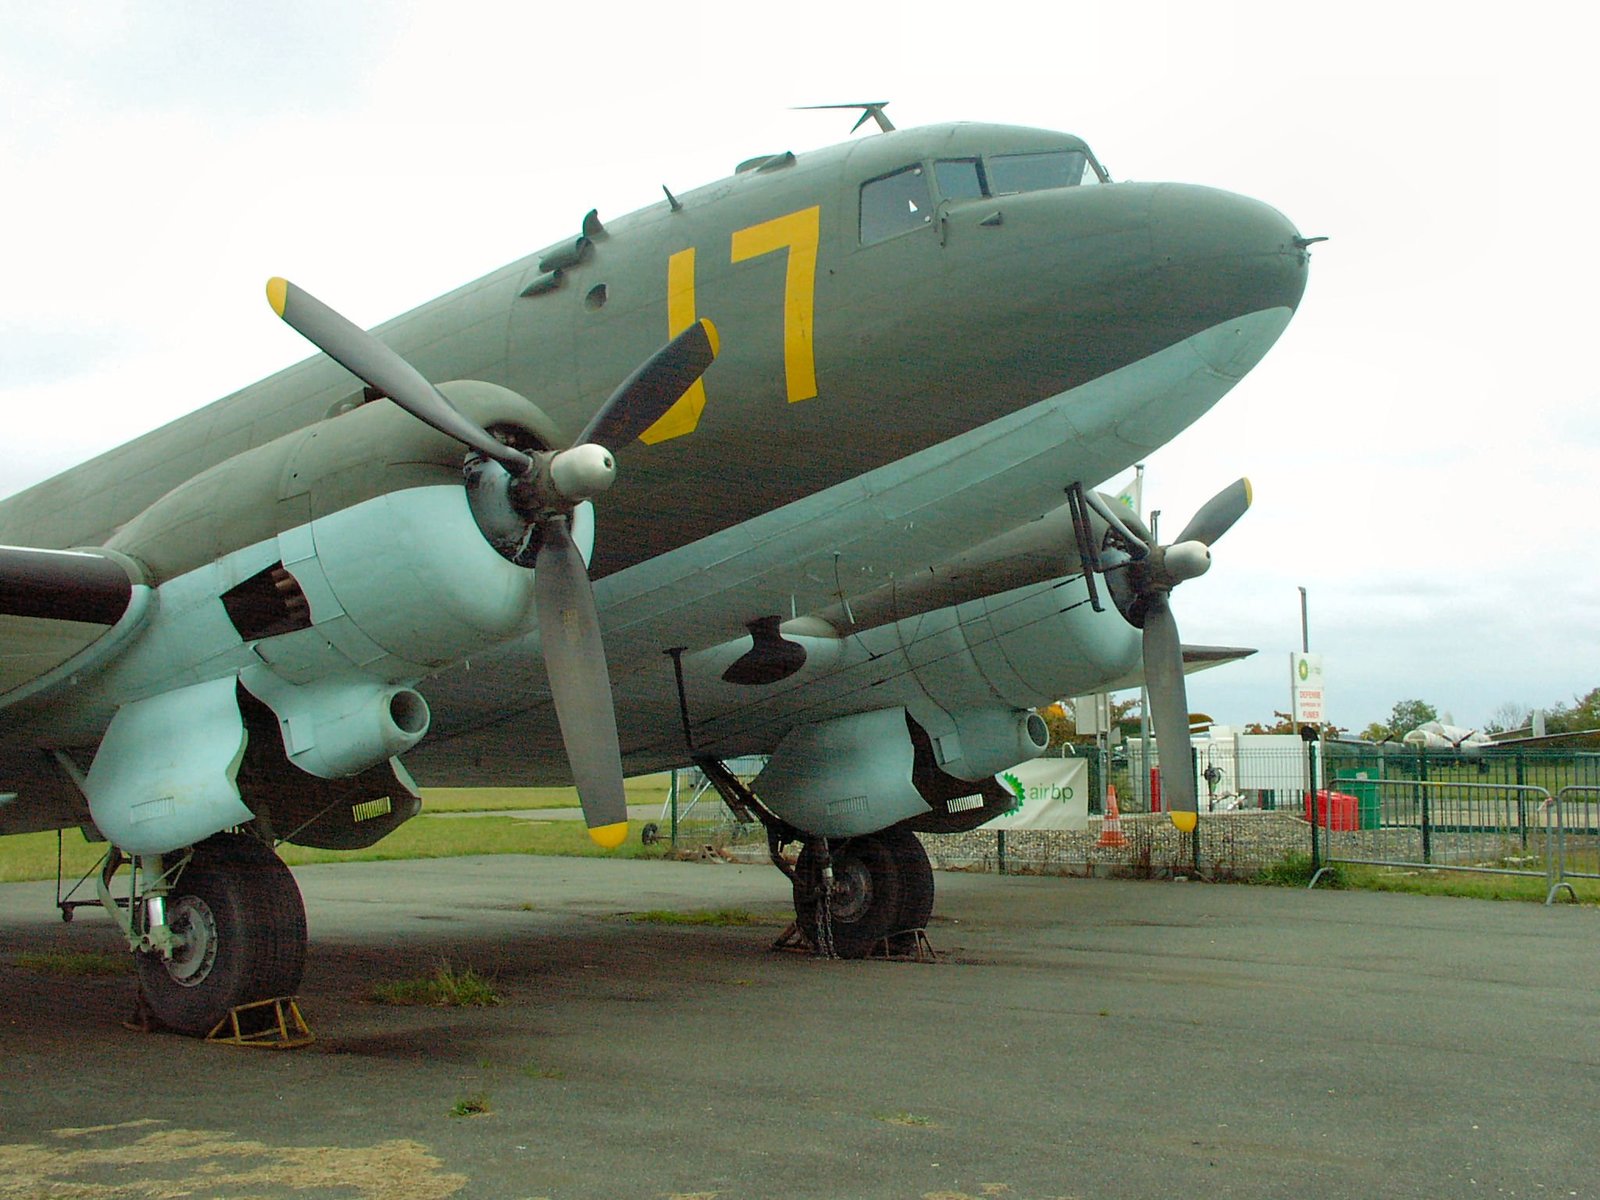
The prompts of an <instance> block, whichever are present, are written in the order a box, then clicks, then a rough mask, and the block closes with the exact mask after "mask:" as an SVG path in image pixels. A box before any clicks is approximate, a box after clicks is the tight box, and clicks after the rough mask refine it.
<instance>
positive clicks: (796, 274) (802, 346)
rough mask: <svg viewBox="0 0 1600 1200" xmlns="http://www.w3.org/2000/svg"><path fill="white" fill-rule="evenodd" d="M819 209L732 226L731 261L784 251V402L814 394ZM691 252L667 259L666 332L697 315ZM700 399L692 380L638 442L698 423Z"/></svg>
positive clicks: (687, 323) (679, 433)
mask: <svg viewBox="0 0 1600 1200" xmlns="http://www.w3.org/2000/svg"><path fill="white" fill-rule="evenodd" d="M821 212H822V210H821V209H820V208H819V207H817V206H816V205H812V206H811V207H810V208H802V209H800V210H799V211H798V212H792V213H788V214H786V215H784V216H781V217H774V218H773V219H772V220H770V221H763V222H761V223H760V224H759V225H751V226H749V227H748V228H745V229H740V230H736V231H735V232H734V235H733V241H732V246H731V259H730V261H732V262H736V263H737V262H744V261H745V260H747V259H751V258H760V257H761V256H762V255H764V254H772V253H774V252H775V251H778V250H783V249H787V250H788V251H789V258H788V266H787V269H786V270H785V272H784V280H783V373H784V382H785V384H786V386H787V391H788V396H789V403H790V404H794V403H796V402H797V401H800V400H810V399H811V398H812V397H814V396H815V395H816V394H817V362H816V352H815V349H814V347H813V344H812V337H813V331H814V328H815V325H816V305H817V244H818V242H819V240H820V232H821ZM694 253H695V252H694V248H693V247H690V248H689V249H687V250H680V251H679V252H678V253H677V254H674V255H672V257H671V258H669V259H668V260H667V336H668V337H676V336H677V335H678V334H680V333H682V332H683V331H684V330H685V329H687V328H689V326H690V325H692V324H694V322H695V320H696V319H697V318H696V312H695V298H694ZM705 403H706V393H705V387H704V385H703V383H701V382H698V381H697V382H696V383H695V385H694V386H693V387H692V388H690V389H689V390H688V391H687V392H685V393H684V395H683V398H682V399H681V400H679V401H678V402H677V403H676V404H674V405H673V406H672V407H671V408H670V409H668V410H667V411H666V413H665V414H664V415H663V416H662V417H661V419H660V420H659V421H657V422H656V423H655V424H654V425H652V426H650V428H649V429H647V430H645V431H644V433H642V434H640V435H639V438H640V441H643V442H646V443H655V442H664V441H667V440H668V439H670V438H675V437H682V436H683V435H684V434H686V433H691V432H693V430H694V427H695V426H696V425H698V424H699V423H700V413H701V412H702V410H703V409H704V408H705Z"/></svg>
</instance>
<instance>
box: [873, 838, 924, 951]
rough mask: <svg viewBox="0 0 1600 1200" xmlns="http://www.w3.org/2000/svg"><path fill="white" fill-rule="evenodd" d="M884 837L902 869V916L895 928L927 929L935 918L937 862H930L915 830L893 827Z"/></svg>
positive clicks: (905, 931)
mask: <svg viewBox="0 0 1600 1200" xmlns="http://www.w3.org/2000/svg"><path fill="white" fill-rule="evenodd" d="M883 836H884V837H885V838H887V839H888V842H889V849H890V852H891V853H892V854H893V855H894V860H895V865H896V866H897V867H899V869H900V915H899V917H898V918H897V919H896V920H895V925H894V931H895V933H897V934H903V935H910V934H911V933H912V932H914V931H915V930H918V929H926V928H927V927H928V921H929V920H930V919H931V918H932V917H933V892H934V886H933V864H932V863H931V862H929V861H928V851H927V848H926V847H925V846H923V844H922V839H921V838H919V837H918V836H917V835H916V834H914V833H912V832H911V830H909V829H891V830H889V831H888V832H886V833H885V834H884V835H883ZM908 940H909V938H908ZM895 948H896V949H901V948H902V947H898V946H897V947H895Z"/></svg>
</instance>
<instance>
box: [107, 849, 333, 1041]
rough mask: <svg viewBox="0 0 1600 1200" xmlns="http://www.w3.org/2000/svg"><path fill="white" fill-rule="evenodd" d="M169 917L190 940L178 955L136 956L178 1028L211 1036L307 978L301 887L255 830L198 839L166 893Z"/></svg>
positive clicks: (156, 1005) (155, 1004)
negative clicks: (249, 1007)
mask: <svg viewBox="0 0 1600 1200" xmlns="http://www.w3.org/2000/svg"><path fill="white" fill-rule="evenodd" d="M167 923H168V924H169V925H170V926H171V927H172V928H173V930H174V931H175V932H176V933H177V934H178V935H179V937H180V938H181V941H182V944H181V945H180V946H179V947H178V948H177V950H176V951H175V952H174V953H173V956H172V957H171V958H170V959H167V958H163V957H162V956H161V955H160V954H137V955H135V956H134V957H135V959H136V960H137V963H138V969H139V983H140V986H141V987H142V988H143V991H144V996H145V1000H146V1002H147V1003H148V1004H149V1006H150V1010H151V1012H152V1013H153V1014H154V1015H155V1018H156V1020H157V1021H159V1022H160V1023H161V1024H162V1025H163V1026H165V1027H166V1028H167V1029H170V1030H172V1031H173V1032H175V1033H183V1034H188V1035H189V1036H191V1037H204V1036H205V1035H206V1034H208V1033H210V1032H211V1030H212V1029H214V1028H215V1027H216V1025H217V1023H218V1022H219V1021H221V1020H222V1019H223V1018H224V1017H226V1016H227V1015H228V1011H229V1010H230V1009H232V1008H235V1007H237V1006H238V1005H241V1004H249V1003H251V1002H252V1001H255V1000H270V999H272V998H274V997H277V996H289V995H293V994H294V992H295V991H296V990H297V989H298V988H299V986H300V976H301V972H302V970H303V969H304V966H305V953H306V913H305V906H304V905H303V904H302V903H301V900H300V889H299V888H298V887H297V886H296V885H295V882H294V876H292V875H291V874H290V873H289V868H288V867H286V866H284V865H283V860H282V859H280V858H279V857H278V856H277V854H275V853H274V852H273V851H272V849H271V848H270V847H268V846H265V845H263V844H262V843H261V842H258V841H256V840H255V839H254V838H249V837H244V836H242V835H219V836H217V837H213V838H209V839H207V840H206V841H204V842H202V843H200V845H198V846H196V847H195V852H194V857H193V858H192V859H191V860H190V861H189V865H188V866H187V867H185V868H184V870H183V874H182V875H180V876H179V877H178V881H177V883H176V884H174V885H173V888H172V891H171V892H170V893H169V895H168V896H167Z"/></svg>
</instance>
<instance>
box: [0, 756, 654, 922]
mask: <svg viewBox="0 0 1600 1200" xmlns="http://www.w3.org/2000/svg"><path fill="white" fill-rule="evenodd" d="M668 778H669V777H668V776H667V775H665V774H662V775H645V776H641V777H640V778H638V779H632V780H629V781H628V785H627V790H628V801H629V803H631V804H659V803H664V802H665V800H666V795H667V787H668ZM577 807H578V796H577V793H576V792H575V791H573V789H572V788H427V789H425V790H424V792H423V800H422V816H420V817H417V818H415V819H414V820H411V821H408V822H406V823H405V824H404V825H402V826H401V827H400V828H399V829H397V830H396V831H395V832H394V833H392V834H390V835H389V836H388V837H386V838H384V839H383V841H381V842H379V843H378V844H377V845H376V846H372V847H370V848H369V849H366V850H313V849H308V848H305V847H301V846H280V847H279V848H278V852H279V853H280V854H281V855H282V856H283V860H284V862H286V863H288V864H289V865H290V866H301V865H304V864H306V863H320V862H383V861H389V860H394V859H408V858H457V857H460V856H462V855H468V854H553V855H562V856H567V857H590V856H599V855H615V856H617V857H620V858H661V857H663V856H665V855H666V853H667V851H668V847H667V846H666V845H664V844H662V843H658V844H657V845H655V846H653V847H645V846H643V845H642V844H641V843H640V842H639V835H638V832H637V831H635V832H634V834H633V836H632V837H630V838H629V840H628V842H627V843H626V844H625V845H623V846H621V847H619V848H618V849H616V850H602V849H601V848H600V847H599V846H596V845H595V844H594V843H593V842H592V841H590V840H589V836H588V834H587V833H585V832H584V828H583V824H582V822H580V821H552V822H549V823H542V822H534V821H520V820H516V819H513V818H510V817H483V818H480V819H478V820H473V821H464V820H460V819H459V818H445V819H444V820H433V819H430V816H429V814H430V813H459V812H509V811H514V810H518V809H536V808H577ZM61 847H62V855H61V858H62V864H63V865H62V873H63V874H64V875H65V877H66V880H67V882H68V884H71V883H74V882H76V881H77V880H78V879H79V878H80V877H81V876H83V875H84V874H85V873H86V872H88V871H91V870H93V869H94V868H95V866H96V865H97V864H98V863H99V861H100V858H101V856H102V855H103V854H104V853H105V850H106V847H105V843H104V842H90V841H88V840H87V839H86V838H85V837H84V836H83V834H82V833H81V832H80V831H79V830H76V829H68V830H64V831H63V833H62V837H61ZM55 877H56V834H55V832H54V831H47V832H45V833H22V834H15V835H13V836H10V837H0V883H21V882H24V881H27V880H37V879H54V878H55ZM89 894H90V895H92V894H93V892H92V890H91V891H90V893H89Z"/></svg>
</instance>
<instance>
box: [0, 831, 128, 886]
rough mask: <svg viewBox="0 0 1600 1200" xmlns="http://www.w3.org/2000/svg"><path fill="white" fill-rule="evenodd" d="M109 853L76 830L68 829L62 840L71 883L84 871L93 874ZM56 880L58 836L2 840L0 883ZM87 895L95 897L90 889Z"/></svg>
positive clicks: (48, 834) (31, 835) (22, 835)
mask: <svg viewBox="0 0 1600 1200" xmlns="http://www.w3.org/2000/svg"><path fill="white" fill-rule="evenodd" d="M105 852H106V844H105V843H104V842H90V841H88V840H87V839H86V838H85V837H84V836H83V834H82V833H80V832H79V831H78V830H76V829H68V830H66V831H65V832H64V833H63V834H62V836H61V853H62V861H63V862H64V863H65V867H64V868H63V869H64V871H65V873H66V877H67V881H68V883H69V884H70V883H74V882H76V881H77V879H78V877H79V876H80V875H82V874H83V873H84V872H85V871H88V870H91V869H92V868H93V867H94V866H95V864H96V863H98V862H99V861H100V856H101V855H103V854H104V853H105ZM55 877H56V835H55V833H54V832H46V833H19V834H14V835H13V836H11V837H0V883H20V882H22V881H23V880H27V879H54V878H55ZM88 895H89V896H90V897H93V896H94V888H93V886H92V885H91V886H90V887H89V889H88Z"/></svg>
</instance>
